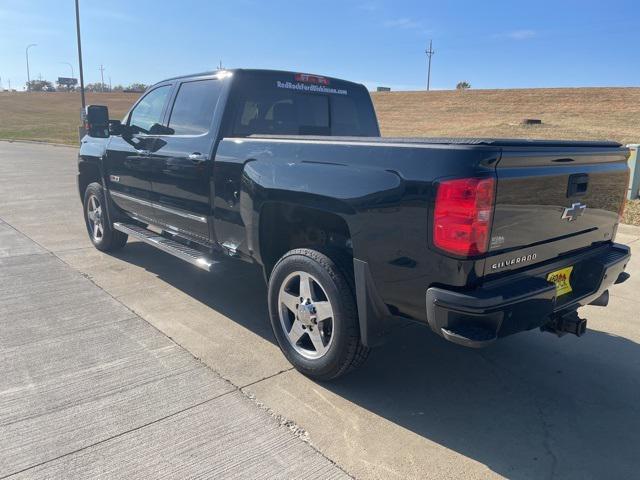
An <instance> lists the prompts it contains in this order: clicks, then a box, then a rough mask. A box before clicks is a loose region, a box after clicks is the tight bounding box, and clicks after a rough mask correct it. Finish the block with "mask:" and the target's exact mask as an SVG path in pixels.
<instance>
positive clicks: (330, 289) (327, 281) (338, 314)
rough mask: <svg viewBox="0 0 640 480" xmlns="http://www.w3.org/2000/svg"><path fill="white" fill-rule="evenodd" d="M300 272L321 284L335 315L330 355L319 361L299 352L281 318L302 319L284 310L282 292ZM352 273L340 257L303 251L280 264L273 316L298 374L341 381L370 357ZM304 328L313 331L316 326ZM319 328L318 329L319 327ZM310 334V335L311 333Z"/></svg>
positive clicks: (274, 279)
mask: <svg viewBox="0 0 640 480" xmlns="http://www.w3.org/2000/svg"><path fill="white" fill-rule="evenodd" d="M298 272H304V273H306V274H309V275H311V276H312V277H313V280H314V281H315V283H314V285H320V289H321V295H322V296H323V299H324V298H325V297H326V300H327V301H329V302H330V305H331V308H332V312H333V315H332V317H331V322H332V323H331V336H332V340H331V342H330V343H329V342H327V343H329V345H328V346H327V347H326V348H327V350H326V353H323V354H322V356H320V357H319V358H307V357H306V356H304V355H303V354H301V353H300V352H299V350H300V345H297V346H296V347H294V345H293V343H292V342H291V341H290V340H289V335H288V333H287V331H286V330H285V328H286V327H285V326H284V325H283V323H285V322H286V321H287V319H284V320H282V319H281V315H289V318H290V321H292V322H293V321H297V320H298V316H297V315H296V314H293V313H288V312H289V311H290V310H288V309H286V308H284V306H283V305H282V303H281V301H280V293H281V291H282V289H283V288H286V285H285V286H284V287H283V284H284V283H285V282H286V281H287V280H288V279H290V278H292V276H294V277H295V275H296V274H297V273H298ZM349 272H350V269H349V268H347V267H346V265H343V263H342V259H341V258H340V255H336V254H333V253H331V256H328V255H327V254H325V253H321V252H319V251H316V250H312V249H308V248H300V249H296V250H291V251H289V252H287V253H286V254H285V255H284V256H283V257H282V258H281V259H280V260H279V261H278V263H276V265H275V267H274V268H273V271H272V273H271V277H270V278H269V314H270V318H271V326H272V328H273V332H274V334H275V336H276V340H277V341H278V344H279V345H280V348H281V350H282V352H283V353H284V355H285V357H287V359H288V360H289V362H291V364H292V365H293V366H294V367H295V368H296V369H297V370H298V371H300V372H301V373H303V374H304V375H306V376H308V377H311V378H313V379H316V380H323V381H324V380H332V379H335V378H338V377H340V376H342V375H344V374H346V373H348V372H350V371H352V370H354V369H355V368H357V367H359V366H360V365H361V364H362V363H364V361H365V360H366V359H367V356H368V354H369V349H368V348H366V347H364V346H363V345H362V343H361V341H360V328H359V324H358V314H357V308H356V301H355V296H354V292H353V281H352V279H351V275H350V273H349ZM301 278H302V277H300V279H301ZM300 282H301V280H300ZM314 288H316V289H317V287H314ZM299 294H300V291H298V295H299ZM296 297H297V295H296ZM282 312H285V313H282ZM294 317H295V320H294ZM303 328H311V329H313V328H314V326H313V325H312V326H311V327H309V326H307V327H303ZM315 328H318V327H317V325H315ZM307 334H309V335H310V333H309V332H308V330H307ZM301 339H302V340H301V341H310V337H308V338H307V337H304V336H303V337H301ZM312 348H313V347H312Z"/></svg>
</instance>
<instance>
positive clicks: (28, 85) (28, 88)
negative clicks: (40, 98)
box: [24, 43, 38, 92]
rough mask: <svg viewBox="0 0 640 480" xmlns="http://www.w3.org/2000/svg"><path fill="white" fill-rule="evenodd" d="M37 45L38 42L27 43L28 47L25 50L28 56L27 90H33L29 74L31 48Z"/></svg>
mask: <svg viewBox="0 0 640 480" xmlns="http://www.w3.org/2000/svg"><path fill="white" fill-rule="evenodd" d="M37 45H38V44H37V43H30V44H29V45H27V48H26V49H25V51H24V52H25V56H26V57H27V92H29V91H31V75H30V74H29V49H30V48H31V47H35V46H37Z"/></svg>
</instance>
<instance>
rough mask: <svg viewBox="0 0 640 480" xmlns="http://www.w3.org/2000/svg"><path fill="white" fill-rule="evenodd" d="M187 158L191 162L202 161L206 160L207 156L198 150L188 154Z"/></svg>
mask: <svg viewBox="0 0 640 480" xmlns="http://www.w3.org/2000/svg"><path fill="white" fill-rule="evenodd" d="M189 160H191V161H192V162H193V163H202V162H206V161H207V156H206V155H203V154H201V153H200V152H193V153H190V154H189Z"/></svg>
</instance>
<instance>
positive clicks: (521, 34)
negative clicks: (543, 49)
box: [495, 30, 538, 40]
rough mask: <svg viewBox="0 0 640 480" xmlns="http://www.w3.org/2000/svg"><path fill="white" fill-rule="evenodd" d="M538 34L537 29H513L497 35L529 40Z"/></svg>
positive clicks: (498, 36)
mask: <svg viewBox="0 0 640 480" xmlns="http://www.w3.org/2000/svg"><path fill="white" fill-rule="evenodd" d="M537 35H538V32H536V31H535V30H513V31H511V32H507V33H502V34H498V35H495V37H496V38H510V39H511V40H528V39H530V38H533V37H535V36H537Z"/></svg>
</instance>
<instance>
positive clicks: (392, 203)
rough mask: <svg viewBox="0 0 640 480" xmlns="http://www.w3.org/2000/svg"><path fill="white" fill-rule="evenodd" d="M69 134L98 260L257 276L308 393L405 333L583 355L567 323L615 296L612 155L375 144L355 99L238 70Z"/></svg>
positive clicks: (510, 144) (616, 213)
mask: <svg viewBox="0 0 640 480" xmlns="http://www.w3.org/2000/svg"><path fill="white" fill-rule="evenodd" d="M85 122H86V123H85V127H86V129H87V132H88V133H87V135H86V136H85V137H84V138H83V139H82V142H81V149H80V154H79V165H78V168H79V172H78V187H79V193H80V197H81V198H82V201H83V205H84V214H85V221H86V225H87V230H88V233H89V236H90V237H91V241H92V242H93V244H94V245H95V246H96V248H98V249H100V250H104V251H113V250H116V249H119V248H122V247H123V246H124V245H125V243H126V242H127V238H128V237H134V238H136V239H138V240H141V241H143V242H146V243H148V244H150V245H152V246H154V247H157V248H159V249H161V250H163V251H165V252H167V253H170V254H172V255H175V256H177V257H179V258H181V259H183V260H186V261H187V262H190V263H192V264H193V265H195V266H197V267H200V268H203V269H205V270H214V269H215V268H216V264H218V263H219V262H220V261H227V260H225V257H234V258H237V259H239V260H244V261H247V262H254V263H256V264H258V265H260V266H261V268H262V269H263V271H264V277H265V279H266V281H267V282H268V286H269V289H268V291H269V294H268V303H269V311H270V317H271V324H272V327H273V331H274V334H275V337H276V339H277V341H278V343H279V345H280V347H281V348H282V351H283V352H284V354H285V355H286V357H287V358H288V359H289V361H290V362H291V363H292V364H293V365H294V366H295V367H296V368H297V369H299V370H300V371H301V372H303V373H304V374H306V375H309V376H311V377H314V378H317V379H322V380H327V379H331V378H335V377H338V376H340V375H342V374H344V373H346V372H348V371H349V370H351V369H352V368H354V367H356V366H357V365H359V364H361V363H362V362H363V361H364V360H365V358H366V356H367V354H368V352H369V349H370V348H371V347H373V346H375V345H377V344H379V343H381V342H382V341H383V339H384V338H385V336H386V335H387V334H388V332H389V331H390V330H392V329H393V328H394V326H395V325H398V324H401V323H403V319H404V320H412V321H415V322H419V323H422V324H424V325H428V326H429V327H430V328H431V329H432V330H433V331H434V332H435V333H436V334H438V335H440V336H441V337H443V338H444V339H446V340H449V341H451V342H453V343H456V344H459V345H464V346H468V347H482V346H486V345H489V344H490V343H492V342H494V341H496V340H497V339H498V338H500V337H504V336H507V335H511V334H513V333H516V332H521V331H525V330H530V329H533V328H540V329H541V330H543V331H549V332H553V333H556V334H558V335H562V334H564V333H567V332H569V333H573V334H576V335H582V334H583V333H584V332H585V328H586V321H585V320H583V319H581V318H580V317H579V316H578V314H577V309H578V307H580V306H583V305H586V304H592V305H600V306H606V304H607V302H608V289H609V288H610V287H611V286H612V285H613V284H615V283H620V282H622V281H624V280H625V279H626V278H627V277H628V274H627V273H625V271H624V270H625V267H626V265H627V263H628V261H629V256H630V251H629V248H628V247H626V246H623V245H620V244H616V243H614V239H615V236H616V229H617V226H618V223H619V219H620V214H621V211H622V208H623V204H624V198H625V192H626V188H627V179H628V169H627V164H626V160H627V156H628V151H627V150H626V149H625V148H622V147H621V146H620V145H619V144H617V143H612V142H573V141H547V140H544V141H543V140H538V141H536V140H501V139H480V138H449V139H447V138H381V137H380V130H379V127H378V122H377V119H376V115H375V111H374V108H373V104H372V102H371V99H370V96H369V94H368V92H367V90H366V88H365V87H364V86H363V85H359V84H355V83H351V82H347V81H343V80H338V79H335V78H329V77H324V76H318V75H309V74H301V73H291V72H279V71H266V70H241V69H238V70H230V71H216V72H211V73H204V74H198V75H190V76H184V77H179V78H172V79H169V80H166V81H163V82H160V83H158V84H156V85H154V86H152V87H150V88H149V89H148V90H147V91H146V92H145V94H144V95H142V97H141V98H140V99H139V100H138V101H137V102H136V103H135V105H133V107H132V108H131V110H130V111H129V113H127V115H126V116H125V118H124V120H122V121H121V122H120V121H114V120H109V119H108V112H107V110H106V107H103V106H89V107H88V108H87V110H86V113H85ZM211 288H215V285H212V286H211Z"/></svg>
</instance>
